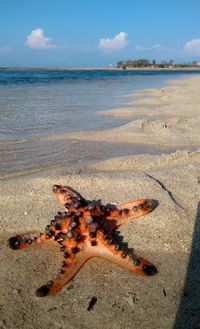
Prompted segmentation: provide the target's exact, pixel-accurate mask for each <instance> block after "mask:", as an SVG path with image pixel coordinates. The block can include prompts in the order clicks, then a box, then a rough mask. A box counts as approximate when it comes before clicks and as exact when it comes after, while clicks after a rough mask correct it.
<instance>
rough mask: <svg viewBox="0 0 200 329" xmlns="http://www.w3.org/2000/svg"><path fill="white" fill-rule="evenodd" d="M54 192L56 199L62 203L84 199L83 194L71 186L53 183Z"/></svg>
mask: <svg viewBox="0 0 200 329" xmlns="http://www.w3.org/2000/svg"><path fill="white" fill-rule="evenodd" d="M52 192H53V196H54V197H55V198H56V200H57V201H58V202H59V203H60V204H62V205H64V204H66V203H68V204H71V203H72V202H73V201H80V200H84V198H83V197H82V195H81V194H80V193H79V192H77V191H76V190H74V189H73V188H71V187H70V186H65V185H53V188H52Z"/></svg>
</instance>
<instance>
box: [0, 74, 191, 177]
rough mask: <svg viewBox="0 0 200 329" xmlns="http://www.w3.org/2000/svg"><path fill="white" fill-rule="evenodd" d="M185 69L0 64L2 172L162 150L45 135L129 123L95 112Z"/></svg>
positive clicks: (2, 173) (181, 75)
mask: <svg viewBox="0 0 200 329" xmlns="http://www.w3.org/2000/svg"><path fill="white" fill-rule="evenodd" d="M189 74H191V72H190V73H189ZM185 75H186V72H174V71H173V72H159V71H156V72H155V71H139V72H138V71H103V70H102V71H101V70H98V71H95V70H91V71H90V70H83V71H81V70H77V71H76V70H71V71H70V70H69V71H68V70H67V71H65V70H57V71H56V70H55V71H54V70H25V71H21V70H19V71H17V70H0V139H1V144H0V152H1V166H0V176H1V177H2V178H3V177H10V176H15V175H19V174H23V173H25V172H26V173H27V172H34V170H47V169H48V168H50V167H52V166H56V165H57V164H61V163H73V161H74V162H77V161H81V160H85V159H86V160H87V159H90V158H91V159H101V158H105V156H110V157H111V156H114V155H115V156H116V155H128V154H138V153H144V152H145V153H161V152H163V151H161V150H159V149H157V148H148V147H143V148H141V147H139V146H130V145H126V146H124V145H121V146H120V145H119V144H118V146H116V145H113V144H112V145H111V144H109V143H108V144H107V146H106V147H107V148H106V147H105V149H104V147H103V146H105V145H102V144H101V143H100V144H99V146H97V144H98V143H96V144H92V143H82V144H81V146H80V144H77V145H76V143H75V142H74V141H69V140H65V141H63V140H59V141H56V140H54V139H53V138H51V140H49V141H48V140H46V141H45V140H44V139H43V138H42V137H45V138H46V137H47V138H48V136H51V137H52V136H54V135H55V136H56V135H62V134H64V133H69V132H74V131H81V130H91V129H92V130H94V129H105V128H111V127H115V126H119V125H122V124H124V123H127V122H128V119H124V118H120V119H114V118H112V117H109V116H100V115H96V114H95V112H96V111H99V110H105V109H111V108H112V107H113V106H114V107H115V108H116V107H120V106H121V105H120V101H122V100H123V96H124V95H127V94H130V93H132V92H134V91H137V90H141V89H145V88H156V87H161V86H163V85H164V84H165V83H166V81H168V80H170V79H178V78H180V77H185ZM126 100H128V98H127V99H126ZM123 107H124V106H123ZM108 145H109V146H108ZM95 150H98V151H97V152H95Z"/></svg>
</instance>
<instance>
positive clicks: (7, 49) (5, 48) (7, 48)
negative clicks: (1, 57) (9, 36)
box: [0, 45, 11, 54]
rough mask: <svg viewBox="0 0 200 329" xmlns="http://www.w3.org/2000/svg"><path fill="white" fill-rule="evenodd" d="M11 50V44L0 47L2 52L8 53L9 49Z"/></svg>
mask: <svg viewBox="0 0 200 329" xmlns="http://www.w3.org/2000/svg"><path fill="white" fill-rule="evenodd" d="M10 50H11V47H10V46H7V45H6V46H3V47H0V53H1V54H2V53H7V52H8V51H10Z"/></svg>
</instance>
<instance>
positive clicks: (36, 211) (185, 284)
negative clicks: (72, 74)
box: [0, 76, 200, 329]
mask: <svg viewBox="0 0 200 329" xmlns="http://www.w3.org/2000/svg"><path fill="white" fill-rule="evenodd" d="M199 90H200V77H199V76H196V77H192V78H189V79H184V80H180V81H175V82H171V83H170V84H168V85H167V86H166V87H164V88H162V89H158V90H147V91H143V92H140V93H137V94H134V95H132V100H131V101H130V97H129V101H128V102H129V103H131V104H129V106H130V107H129V111H131V109H133V111H135V110H136V106H141V107H142V111H143V114H142V115H144V118H139V119H138V117H137V113H136V116H135V117H134V115H133V116H132V115H131V116H130V120H132V121H131V122H130V123H128V124H126V125H124V126H122V127H119V128H115V129H110V130H106V131H99V132H95V133H94V132H87V133H76V134H73V135H71V138H73V139H77V140H91V141H97V140H100V141H114V142H116V143H118V142H119V141H120V142H127V141H128V142H129V143H138V144H141V145H145V144H148V145H158V146H161V147H163V148H166V147H168V148H170V147H173V148H177V151H176V152H175V153H171V154H168V155H166V154H162V155H148V154H146V155H145V154H143V155H136V156H126V157H118V158H110V159H109V158H108V159H107V160H104V161H95V162H92V161H90V162H89V163H87V164H86V163H79V164H77V165H76V166H73V167H71V168H67V174H63V173H62V172H58V173H57V174H55V172H53V173H49V174H48V173H44V175H43V174H42V173H40V176H39V175H37V174H36V175H35V176H31V177H29V176H26V177H20V178H15V179H14V178H13V179H12V180H11V179H10V180H4V181H2V183H1V200H0V203H1V230H0V262H1V263H0V264H1V271H0V290H1V294H0V328H1V329H14V328H15V329H19V328H26V329H46V328H55V329H61V328H63V329H79V328H85V329H86V328H97V329H103V328H108V329H111V328H115V329H121V328H123V329H124V328H127V329H129V328H142V329H157V328H159V329H161V328H163V329H171V328H176V329H177V328H199V327H200V303H199V295H200V279H199V278H200V254H199V241H200V129H199V123H200V112H199V103H200V91H199ZM129 96H130V95H129ZM126 102H127V100H126V98H124V103H126ZM135 103H136V104H135ZM126 106H127V104H126ZM116 111H117V110H116V109H115V112H114V115H116ZM120 111H123V106H122V108H121V109H119V112H120ZM108 114H109V115H112V114H111V113H108ZM97 115H99V114H97ZM104 115H105V113H104ZM119 115H121V112H120V114H119ZM133 119H135V120H133ZM64 137H65V136H62V138H64ZM67 137H68V138H69V135H67ZM58 138H61V137H58ZM179 148H188V150H179ZM191 149H193V151H191ZM54 183H57V184H59V183H63V184H67V185H70V186H72V187H74V188H75V189H77V190H79V191H80V192H81V193H82V194H83V195H84V196H85V197H86V198H92V199H94V198H95V199H102V202H106V203H107V202H116V203H120V202H124V201H125V200H131V199H137V198H152V199H156V200H158V202H159V205H158V207H157V208H156V209H155V210H154V211H153V212H152V213H150V214H148V215H147V216H145V217H143V218H140V219H139V220H137V221H134V222H133V221H131V220H130V221H128V222H127V224H126V225H124V226H123V227H122V228H121V229H120V231H121V233H122V234H123V236H124V240H125V241H127V242H128V243H129V246H130V247H134V248H135V250H136V252H137V253H138V254H140V255H141V256H143V257H146V258H148V259H149V260H151V261H152V262H153V263H154V264H155V265H156V266H157V268H158V271H159V273H158V274H157V275H156V276H154V277H149V278H143V277H139V276H137V275H134V274H132V273H131V272H129V271H127V270H125V269H123V268H120V267H119V266H117V265H114V264H112V263H110V262H108V261H105V260H103V259H97V258H94V259H92V260H90V261H89V262H88V263H87V264H85V266H84V267H83V268H82V269H81V270H80V272H79V273H78V274H77V275H76V277H75V278H74V279H73V280H72V281H71V282H70V283H69V284H68V285H67V286H66V287H65V288H63V289H62V291H61V292H60V293H59V294H58V295H56V296H54V297H46V298H38V297H36V296H35V290H36V289H37V288H38V287H40V286H41V285H42V284H44V283H45V282H46V280H47V279H48V278H49V276H50V275H51V274H52V273H55V272H56V270H57V268H58V267H59V263H60V259H61V255H60V252H59V251H58V249H57V247H55V246H54V244H53V243H50V242H47V243H46V244H44V245H40V246H35V247H33V248H30V249H27V250H22V251H16V252H15V251H12V250H10V249H9V248H8V246H7V239H8V238H9V237H10V236H12V235H14V234H16V233H18V232H30V231H42V230H43V229H44V227H45V226H46V225H47V224H48V222H49V221H50V220H51V219H52V218H53V216H54V214H55V213H56V212H57V211H58V210H60V209H62V207H61V206H59V205H58V204H57V203H56V201H54V200H53V198H52V195H51V187H52V185H53V184H54ZM94 296H95V297H96V298H97V302H96V304H95V305H94V307H93V308H92V309H91V310H90V311H88V310H87V308H88V305H89V302H90V300H91V299H92V297H94Z"/></svg>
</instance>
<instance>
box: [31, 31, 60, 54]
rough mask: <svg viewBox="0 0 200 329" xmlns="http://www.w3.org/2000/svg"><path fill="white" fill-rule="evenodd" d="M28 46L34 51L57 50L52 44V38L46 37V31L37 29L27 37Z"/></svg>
mask: <svg viewBox="0 0 200 329" xmlns="http://www.w3.org/2000/svg"><path fill="white" fill-rule="evenodd" d="M26 45H27V46H29V48H32V49H52V48H56V46H55V45H54V44H52V43H51V38H47V37H45V36H44V30H43V29H40V28H37V29H35V30H33V31H32V32H31V34H30V35H28V37H27V42H26Z"/></svg>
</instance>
